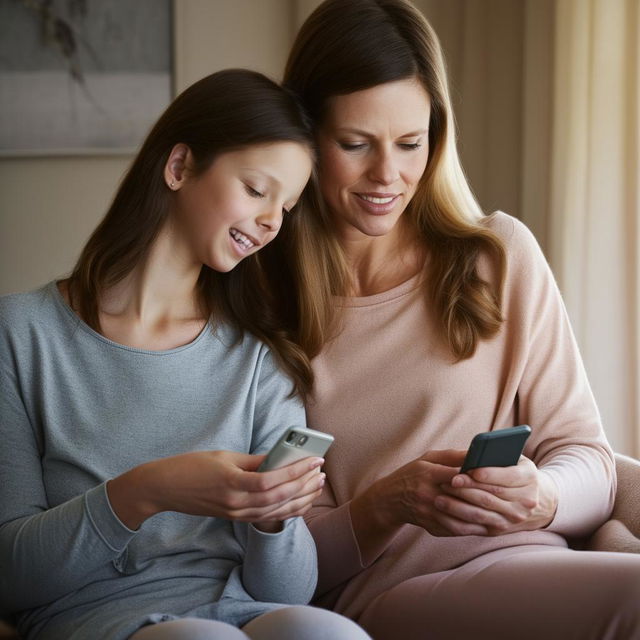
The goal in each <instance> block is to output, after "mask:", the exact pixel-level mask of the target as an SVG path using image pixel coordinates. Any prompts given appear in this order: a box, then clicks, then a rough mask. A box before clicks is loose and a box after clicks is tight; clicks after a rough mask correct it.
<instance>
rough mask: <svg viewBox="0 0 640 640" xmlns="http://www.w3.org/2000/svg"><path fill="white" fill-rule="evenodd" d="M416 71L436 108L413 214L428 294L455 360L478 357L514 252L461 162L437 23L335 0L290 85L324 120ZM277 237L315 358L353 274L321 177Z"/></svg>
mask: <svg viewBox="0 0 640 640" xmlns="http://www.w3.org/2000/svg"><path fill="white" fill-rule="evenodd" d="M407 78H417V79H418V81H419V82H420V83H421V84H422V85H423V87H424V88H425V90H426V91H427V93H428V95H429V97H430V100H431V116H430V123H429V159H428V162H427V167H426V170H425V172H424V175H423V176H422V178H421V181H420V184H419V186H418V189H417V191H416V194H415V196H414V198H413V199H412V201H411V202H410V203H409V206H408V207H407V211H406V212H405V214H404V215H407V216H408V217H409V220H410V221H411V223H412V224H413V226H414V228H415V229H416V230H417V232H418V234H419V237H420V238H421V239H422V241H423V244H424V246H425V247H426V248H427V250H428V253H429V261H428V272H426V276H427V277H426V278H425V283H426V284H425V286H426V293H427V295H428V296H429V299H430V301H431V303H432V304H433V305H435V308H436V309H437V311H438V316H439V319H440V326H441V329H442V332H443V335H444V336H445V339H446V341H447V343H448V345H449V347H450V349H451V352H452V353H453V355H454V357H455V358H456V359H463V358H469V357H471V356H472V355H473V353H474V352H475V349H476V347H477V344H478V341H479V340H480V339H483V338H489V337H491V336H492V335H494V334H495V333H496V332H497V331H498V329H499V328H500V325H501V322H502V316H501V291H502V286H503V281H504V272H505V251H504V247H503V246H502V243H501V242H500V240H499V239H498V238H497V236H495V235H494V234H493V233H492V232H491V231H490V230H489V229H488V228H487V227H486V225H485V224H484V220H483V219H484V214H483V213H482V211H481V210H480V207H479V206H478V204H477V202H476V201H475V199H474V197H473V195H472V193H471V190H470V189H469V186H468V184H467V181H466V179H465V176H464V173H463V171H462V168H461V166H460V162H459V159H458V154H457V150H456V144H455V125H454V118H453V112H452V108H451V100H450V97H449V90H448V86H447V76H446V70H445V64H444V59H443V55H442V51H441V48H440V44H439V42H438V38H437V36H436V34H435V32H434V31H433V29H432V28H431V26H430V25H429V24H428V22H427V21H426V19H425V18H424V17H423V16H422V14H421V13H420V12H419V11H418V10H417V9H416V8H415V7H413V5H411V4H410V3H409V2H406V1H404V0H326V1H325V2H323V3H322V4H321V5H320V6H319V7H318V8H317V9H316V10H315V11H314V12H313V13H312V14H311V15H310V16H309V18H308V19H307V20H306V22H305V23H304V24H303V25H302V27H301V29H300V31H299V33H298V35H297V38H296V40H295V42H294V44H293V48H292V50H291V53H290V55H289V60H288V62H287V66H286V70H285V76H284V85H285V86H286V87H288V88H290V89H291V90H292V91H294V92H295V93H296V94H298V96H299V97H300V99H301V100H302V103H303V105H304V106H305V108H306V109H307V111H308V112H309V114H310V115H311V117H312V119H313V121H314V126H315V127H316V128H319V127H321V126H322V123H323V118H324V115H325V109H326V107H327V104H328V100H329V99H330V98H331V97H333V96H339V95H345V94H349V93H352V92H354V91H359V90H362V89H367V88H370V87H374V86H376V85H380V84H384V83H386V82H392V81H396V80H401V79H407ZM278 243H279V245H278V247H279V248H282V247H283V245H284V251H283V253H284V254H285V255H286V256H287V259H288V260H289V261H290V265H289V266H290V268H292V269H295V270H297V271H298V272H299V278H297V284H296V295H297V297H296V300H295V306H296V309H295V310H294V309H293V303H290V306H289V307H288V309H287V313H288V321H289V322H290V323H291V326H292V327H295V331H296V334H297V340H298V341H299V342H300V344H301V345H302V346H303V347H304V348H305V350H306V351H307V353H308V354H309V355H310V357H313V356H314V355H316V354H317V353H318V352H319V350H320V349H321V348H322V346H323V345H324V344H325V343H326V341H327V340H328V339H330V338H331V336H332V333H333V332H334V331H335V329H336V319H337V317H336V312H335V311H334V309H335V305H334V303H333V302H332V297H333V296H335V295H339V296H343V295H346V294H347V292H348V288H349V283H350V276H349V273H348V270H347V267H346V264H345V260H344V255H343V253H342V250H341V247H340V246H339V244H338V242H337V240H336V238H335V236H334V234H333V231H332V228H331V220H330V217H329V214H328V212H327V211H326V209H325V208H324V206H323V203H322V198H321V196H320V194H319V192H318V188H317V185H314V184H311V185H310V186H309V187H308V188H307V190H306V194H305V202H304V204H303V206H302V207H301V211H299V213H298V214H297V215H296V216H295V217H292V218H291V219H289V220H288V221H287V224H286V227H285V228H283V229H282V231H281V237H280V238H279V239H278ZM274 250H275V248H274V249H272V253H273V251H274ZM481 254H485V255H488V256H489V258H490V259H491V260H492V262H493V264H494V265H495V266H494V269H495V274H496V276H497V277H496V278H493V280H494V284H490V283H488V282H486V281H485V280H483V279H482V278H481V277H480V275H479V273H478V264H477V263H478V258H479V257H480V255H481ZM426 268H427V267H426V266H425V270H426ZM291 285H293V283H291ZM296 314H297V320H295V319H294V317H295V315H296Z"/></svg>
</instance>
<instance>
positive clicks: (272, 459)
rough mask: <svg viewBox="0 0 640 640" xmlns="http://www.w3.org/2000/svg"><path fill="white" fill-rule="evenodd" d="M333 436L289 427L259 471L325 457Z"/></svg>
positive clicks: (313, 430)
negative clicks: (305, 459)
mask: <svg viewBox="0 0 640 640" xmlns="http://www.w3.org/2000/svg"><path fill="white" fill-rule="evenodd" d="M332 442H333V436H330V435H329V434H328V433H323V432H322V431H316V430H315V429H303V428H301V427H289V428H288V429H287V430H286V431H285V432H284V433H283V434H282V437H281V438H280V439H279V440H278V442H276V443H275V444H274V445H273V447H272V448H271V451H269V453H268V454H267V457H266V458H265V459H264V461H263V463H262V464H261V465H260V466H259V467H258V471H271V470H272V469H277V468H278V467H284V466H286V465H288V464H291V463H292V462H296V461H297V460H302V458H309V457H316V456H317V457H319V458H322V457H324V454H325V453H326V452H327V450H328V449H329V447H330V446H331V443H332Z"/></svg>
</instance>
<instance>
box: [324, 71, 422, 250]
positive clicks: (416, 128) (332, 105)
mask: <svg viewBox="0 0 640 640" xmlns="http://www.w3.org/2000/svg"><path fill="white" fill-rule="evenodd" d="M430 113H431V102H430V99H429V96H428V94H427V92H426V91H425V89H424V88H423V86H422V85H421V84H420V83H419V81H418V80H416V79H413V78H410V79H405V80H398V81H395V82H389V83H386V84H381V85H377V86H375V87H372V88H370V89H364V90H362V91H356V92H354V93H349V94H346V95H341V96H334V97H332V98H330V100H329V102H328V104H327V112H326V116H325V119H324V122H323V124H322V126H321V127H320V130H319V132H318V148H319V172H320V173H319V179H320V188H321V190H322V194H323V196H324V198H325V201H326V203H327V204H328V206H329V209H330V211H331V213H332V215H333V218H334V221H335V223H336V225H337V230H338V234H339V235H340V236H341V237H343V238H345V239H350V238H353V239H357V238H358V237H359V236H362V235H365V236H382V235H386V234H388V233H389V232H390V231H392V230H393V229H395V228H396V223H397V222H398V219H399V218H400V216H401V214H402V212H403V211H404V210H405V208H406V206H407V204H408V203H409V201H410V200H411V198H412V197H413V195H414V193H415V191H416V187H417V186H418V182H419V180H420V178H421V176H422V174H423V173H424V170H425V167H426V166H427V159H428V156H429V116H430Z"/></svg>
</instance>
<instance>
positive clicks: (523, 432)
mask: <svg viewBox="0 0 640 640" xmlns="http://www.w3.org/2000/svg"><path fill="white" fill-rule="evenodd" d="M530 434H531V427H529V425H526V424H521V425H519V426H517V427H509V428H507V429H498V430H496V431H488V432H486V433H479V434H478V435H476V436H474V438H473V440H472V441H471V445H470V446H469V450H468V451H467V455H466V457H465V459H464V463H463V464H462V468H461V469H460V473H466V472H467V471H469V470H471V469H477V468H478V467H510V466H512V465H514V464H518V460H519V459H520V456H521V455H522V450H523V449H524V443H525V442H526V441H527V438H528V437H529V435H530Z"/></svg>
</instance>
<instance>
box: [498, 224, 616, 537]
mask: <svg viewBox="0 0 640 640" xmlns="http://www.w3.org/2000/svg"><path fill="white" fill-rule="evenodd" d="M513 224H514V231H513V235H512V238H511V239H509V240H508V242H509V245H510V246H509V269H510V271H511V273H510V274H509V276H508V281H509V284H510V286H509V291H508V295H509V296H510V297H511V298H512V300H511V305H510V306H509V307H505V308H508V309H509V313H510V316H509V318H508V319H507V323H509V322H511V323H517V325H519V326H517V327H513V329H510V328H509V326H508V324H507V327H506V330H507V331H508V332H509V331H510V330H511V331H512V333H513V334H514V336H517V337H516V338H514V339H515V340H518V341H520V342H521V344H519V345H514V346H515V349H516V352H518V353H523V354H524V357H522V358H521V361H522V363H523V364H522V371H521V372H520V373H521V377H520V380H519V386H518V417H519V420H520V421H521V422H523V423H527V424H529V425H531V427H532V429H533V433H532V437H531V438H530V442H529V443H528V446H527V449H526V453H527V455H528V456H529V457H531V458H532V459H533V460H534V461H535V462H536V464H537V465H538V468H540V469H541V470H542V471H543V472H544V473H546V474H548V475H549V476H550V477H551V478H552V479H553V481H554V482H555V484H556V486H557V488H558V497H559V500H558V508H557V511H556V515H555V517H554V519H553V521H552V523H551V524H550V525H549V526H548V527H547V529H548V530H550V531H553V532H555V533H559V534H561V535H563V536H567V537H579V536H584V535H587V534H588V533H590V532H591V531H593V530H594V529H595V528H596V527H597V526H598V525H599V524H601V523H602V522H603V521H604V520H606V519H607V517H608V516H609V514H610V513H611V510H612V508H613V502H614V498H615V489H616V478H615V461H614V457H613V452H612V450H611V447H610V446H609V444H608V442H607V439H606V436H605V433H604V430H603V428H602V424H601V421H600V416H599V413H598V409H597V407H596V403H595V400H594V398H593V394H592V392H591V388H590V386H589V382H588V380H587V376H586V372H585V370H584V366H583V364H582V359H581V357H580V353H579V350H578V346H577V344H576V341H575V338H574V335H573V332H572V330H571V326H570V323H569V319H568V316H567V313H566V310H565V307H564V303H563V301H562V298H561V295H560V292H559V290H558V287H557V285H556V282H555V280H554V278H553V275H552V273H551V270H550V268H549V266H548V264H547V262H546V259H545V258H544V256H543V254H542V251H541V250H540V247H539V246H538V244H537V242H536V240H535V238H534V237H533V235H532V234H531V232H530V231H529V230H528V229H527V228H526V227H525V226H524V225H522V224H521V223H519V222H517V221H514V223H513ZM505 302H506V303H507V304H509V301H505ZM531 449H533V451H532V450H531Z"/></svg>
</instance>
